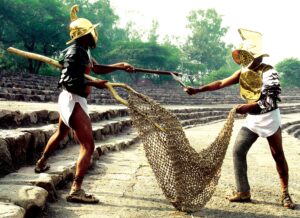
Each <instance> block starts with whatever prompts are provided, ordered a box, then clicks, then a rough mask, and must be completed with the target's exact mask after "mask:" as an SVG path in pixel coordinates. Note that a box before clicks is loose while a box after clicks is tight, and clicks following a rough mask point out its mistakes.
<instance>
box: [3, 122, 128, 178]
mask: <svg viewBox="0 0 300 218" xmlns="http://www.w3.org/2000/svg"><path fill="white" fill-rule="evenodd" d="M129 127H131V120H130V119H129V118H128V117H116V118H112V119H110V120H104V121H101V122H99V123H93V135H94V138H95V140H96V141H97V140H103V139H105V138H106V137H108V136H109V135H116V134H119V133H121V132H123V131H125V130H126V129H128V128H129ZM56 128H57V124H50V125H44V126H41V127H30V128H18V129H9V130H2V131H1V132H0V147H1V148H2V149H1V150H0V157H1V159H0V169H1V171H0V176H3V175H6V174H7V173H9V172H12V171H13V170H14V169H18V168H20V167H21V166H23V165H24V164H32V163H33V162H35V161H36V159H37V158H38V156H39V155H40V154H41V152H42V151H43V149H44V146H45V145H46V143H47V141H48V140H49V138H50V137H51V136H52V135H53V133H54V132H55V130H56ZM72 143H74V138H73V135H72V132H71V131H70V133H69V134H68V136H67V137H65V139H64V140H63V141H61V143H60V144H59V148H64V147H66V146H68V145H70V144H72ZM2 169H4V170H2Z"/></svg>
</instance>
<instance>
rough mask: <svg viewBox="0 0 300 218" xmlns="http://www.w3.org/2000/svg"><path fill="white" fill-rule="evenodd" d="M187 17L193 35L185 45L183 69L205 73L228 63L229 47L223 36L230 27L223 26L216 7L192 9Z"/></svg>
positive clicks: (193, 72)
mask: <svg viewBox="0 0 300 218" xmlns="http://www.w3.org/2000/svg"><path fill="white" fill-rule="evenodd" d="M187 18H188V21H189V24H188V28H189V29H190V30H191V35H190V36H189V38H188V40H187V42H186V44H185V45H184V46H183V51H184V52H185V55H186V57H185V59H184V62H185V63H186V64H184V65H183V68H185V69H183V71H186V72H189V74H198V73H199V72H201V73H202V74H204V75H205V74H207V73H209V72H211V71H215V70H218V69H220V68H221V67H222V66H224V65H226V61H227V55H228V50H229V47H227V46H226V44H225V43H224V42H223V41H222V37H223V36H225V34H226V32H227V30H228V28H225V27H222V18H221V16H220V15H218V13H217V12H216V11H215V10H214V9H208V10H198V11H192V12H191V13H190V14H189V16H188V17H187ZM188 62H190V64H188ZM196 65H197V67H196Z"/></svg>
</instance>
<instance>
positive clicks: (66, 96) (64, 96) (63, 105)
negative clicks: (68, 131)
mask: <svg viewBox="0 0 300 218" xmlns="http://www.w3.org/2000/svg"><path fill="white" fill-rule="evenodd" d="M76 102H78V103H79V104H80V106H81V108H82V109H83V110H84V112H85V113H86V114H87V115H88V116H89V113H88V107H87V100H86V98H83V97H81V96H79V95H76V94H73V93H70V92H68V91H66V90H63V91H62V92H61V93H60V95H59V97H58V105H59V114H60V117H61V119H62V121H63V122H64V123H65V124H66V125H67V126H68V127H70V125H69V119H70V117H71V115H72V112H73V109H74V106H75V103H76Z"/></svg>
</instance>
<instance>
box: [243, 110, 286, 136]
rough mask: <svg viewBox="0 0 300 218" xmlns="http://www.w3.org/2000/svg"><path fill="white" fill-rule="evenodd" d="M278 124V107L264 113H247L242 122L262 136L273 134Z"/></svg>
mask: <svg viewBox="0 0 300 218" xmlns="http://www.w3.org/2000/svg"><path fill="white" fill-rule="evenodd" d="M280 126H281V119H280V110H279V108H277V109H276V110H273V111H270V112H268V113H264V114H258V115H251V114H248V115H247V117H246V121H245V123H244V127H246V128H248V129H250V130H251V131H252V132H254V133H256V134H257V135H259V136H260V137H263V138H267V137H269V136H271V135H273V134H274V133H275V132H276V131H277V130H278V128H279V127H280Z"/></svg>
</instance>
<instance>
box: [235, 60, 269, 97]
mask: <svg viewBox="0 0 300 218" xmlns="http://www.w3.org/2000/svg"><path fill="white" fill-rule="evenodd" d="M269 69H272V67H271V66H270V65H265V64H262V65H261V66H259V68H258V69H257V70H256V71H253V70H250V69H242V71H241V75H240V95H241V97H242V98H243V99H244V100H246V102H247V103H251V102H256V101H257V100H258V99H259V98H260V95H261V89H262V86H263V78H262V77H263V73H264V72H266V71H267V70H269Z"/></svg>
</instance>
